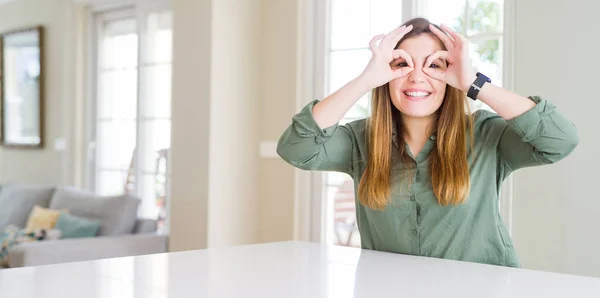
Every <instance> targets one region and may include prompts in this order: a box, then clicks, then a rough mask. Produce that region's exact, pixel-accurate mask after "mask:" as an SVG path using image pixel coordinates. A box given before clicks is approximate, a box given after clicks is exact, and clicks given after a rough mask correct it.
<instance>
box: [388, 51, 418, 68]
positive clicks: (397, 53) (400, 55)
mask: <svg viewBox="0 0 600 298" xmlns="http://www.w3.org/2000/svg"><path fill="white" fill-rule="evenodd" d="M392 57H393V58H394V60H395V59H398V58H402V59H404V61H406V64H408V66H410V67H415V64H414V63H413V60H412V57H411V56H410V55H409V54H408V53H407V52H406V51H405V50H403V49H398V50H394V51H392Z"/></svg>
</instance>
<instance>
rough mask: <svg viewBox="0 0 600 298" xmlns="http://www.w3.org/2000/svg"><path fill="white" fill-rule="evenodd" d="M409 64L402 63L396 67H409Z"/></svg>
mask: <svg viewBox="0 0 600 298" xmlns="http://www.w3.org/2000/svg"><path fill="white" fill-rule="evenodd" d="M407 66H408V63H406V62H405V61H400V62H398V63H396V67H407Z"/></svg>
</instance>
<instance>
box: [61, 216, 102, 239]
mask: <svg viewBox="0 0 600 298" xmlns="http://www.w3.org/2000/svg"><path fill="white" fill-rule="evenodd" d="M54 228H55V229H58V230H60V231H61V238H85V237H94V236H96V234H97V233H98V230H99V229H100V221H97V220H90V219H87V218H83V217H79V216H75V215H73V214H70V213H68V212H65V211H61V213H60V216H59V217H58V220H57V221H56V226H55V227H54Z"/></svg>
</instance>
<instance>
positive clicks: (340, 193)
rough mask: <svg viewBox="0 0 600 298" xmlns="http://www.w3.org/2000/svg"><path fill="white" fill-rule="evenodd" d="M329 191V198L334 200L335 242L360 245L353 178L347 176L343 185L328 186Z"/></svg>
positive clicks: (337, 243)
mask: <svg viewBox="0 0 600 298" xmlns="http://www.w3.org/2000/svg"><path fill="white" fill-rule="evenodd" d="M327 193H328V194H329V196H328V198H329V199H330V200H333V202H332V204H331V206H333V218H332V221H333V240H334V244H336V245H347V246H354V247H360V235H359V234H358V228H357V223H356V203H355V197H354V182H353V180H352V179H351V178H350V177H347V179H346V180H345V181H344V182H343V183H342V184H341V185H339V186H329V187H327Z"/></svg>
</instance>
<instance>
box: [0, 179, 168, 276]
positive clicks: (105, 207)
mask: <svg viewBox="0 0 600 298" xmlns="http://www.w3.org/2000/svg"><path fill="white" fill-rule="evenodd" d="M139 204H140V200H139V199H137V198H135V197H131V196H126V195H123V196H112V197H100V196H97V195H95V194H93V193H90V192H86V191H82V190H78V189H74V188H65V187H55V186H44V185H30V184H24V183H8V184H6V185H2V186H0V233H2V232H3V231H4V229H5V228H6V227H7V226H9V225H14V226H18V227H25V225H26V223H27V220H28V217H29V214H30V213H31V210H32V209H33V207H34V206H35V205H39V206H41V207H44V208H50V209H67V210H68V212H69V213H71V214H73V215H76V216H81V217H86V218H90V219H95V220H98V221H100V228H99V230H98V233H97V235H96V236H95V237H88V238H69V239H59V240H42V241H37V242H27V243H21V244H18V245H16V246H14V247H12V248H11V249H10V250H8V266H9V267H11V268H12V267H23V266H37V265H47V264H55V263H63V262H75V261H87V260H96V259H103V258H114V257H124V256H133V255H143V254H153V253H163V252H166V251H167V240H168V239H167V236H166V235H159V234H157V232H156V221H155V220H151V219H142V218H138V216H137V212H138V207H139Z"/></svg>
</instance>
